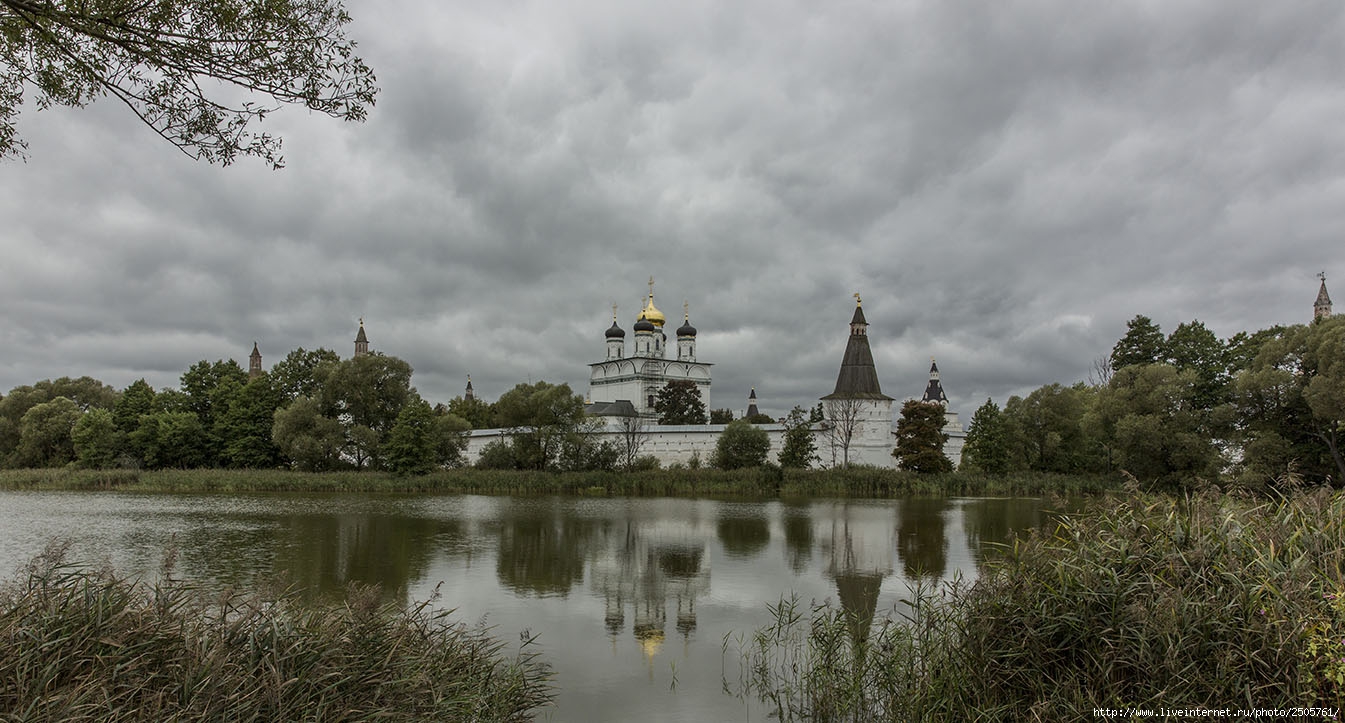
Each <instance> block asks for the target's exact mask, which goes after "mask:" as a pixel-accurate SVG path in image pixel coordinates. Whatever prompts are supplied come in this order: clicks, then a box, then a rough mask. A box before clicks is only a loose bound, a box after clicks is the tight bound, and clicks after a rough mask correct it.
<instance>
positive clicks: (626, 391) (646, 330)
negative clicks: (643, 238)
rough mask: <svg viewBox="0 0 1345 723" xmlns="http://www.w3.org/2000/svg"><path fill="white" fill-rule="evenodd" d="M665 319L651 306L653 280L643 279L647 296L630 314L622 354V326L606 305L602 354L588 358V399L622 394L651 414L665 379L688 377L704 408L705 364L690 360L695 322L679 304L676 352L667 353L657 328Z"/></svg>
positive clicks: (608, 399) (611, 399)
mask: <svg viewBox="0 0 1345 723" xmlns="http://www.w3.org/2000/svg"><path fill="white" fill-rule="evenodd" d="M666 323H667V319H666V318H665V317H664V316H663V312H661V311H659V310H658V307H656V306H654V280H653V279H652V278H651V279H650V280H649V298H648V299H647V300H646V301H645V304H644V308H643V309H641V310H640V314H639V316H637V317H636V318H635V328H634V331H635V335H634V336H635V345H634V348H633V349H632V350H631V354H630V356H626V331H625V330H624V329H622V328H621V326H620V325H618V324H617V318H616V307H615V306H613V307H612V326H610V327H609V328H608V329H607V333H606V335H605V336H606V339H607V358H606V359H603V360H602V361H600V362H594V363H592V364H589V367H590V371H589V379H588V395H589V402H590V403H591V404H593V405H599V406H598V409H606V408H607V407H605V406H602V405H608V404H612V403H615V402H618V401H621V400H628V401H630V402H631V404H632V405H633V406H634V407H635V411H636V413H638V414H639V415H640V416H641V417H644V418H646V419H657V418H658V413H657V412H655V411H654V399H655V397H657V396H658V391H659V390H660V389H662V388H663V386H664V385H665V384H667V383H668V382H672V381H682V380H689V381H691V382H694V383H695V384H696V388H697V389H698V390H700V393H701V401H703V402H705V408H706V409H709V408H710V366H711V365H710V364H708V363H706V362H700V361H696V327H694V326H692V325H691V315H690V313H689V312H688V311H687V307H686V305H685V304H683V306H682V325H681V326H680V327H678V328H677V358H676V359H669V358H668V335H667V334H666V333H665V332H664V331H663V327H664V325H665V324H666Z"/></svg>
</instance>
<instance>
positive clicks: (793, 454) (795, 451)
mask: <svg viewBox="0 0 1345 723" xmlns="http://www.w3.org/2000/svg"><path fill="white" fill-rule="evenodd" d="M805 414H806V413H805V412H804V411H803V407H797V406H796V407H794V408H793V409H791V410H789V414H788V415H786V416H785V437H784V443H783V445H782V446H781V448H780V457H779V459H780V466H781V467H791V468H797V469H807V468H809V467H811V466H812V465H813V463H814V462H816V461H817V460H818V457H817V441H816V440H814V439H813V423H812V421H811V420H810V419H809V418H808V417H806V416H804V415H805Z"/></svg>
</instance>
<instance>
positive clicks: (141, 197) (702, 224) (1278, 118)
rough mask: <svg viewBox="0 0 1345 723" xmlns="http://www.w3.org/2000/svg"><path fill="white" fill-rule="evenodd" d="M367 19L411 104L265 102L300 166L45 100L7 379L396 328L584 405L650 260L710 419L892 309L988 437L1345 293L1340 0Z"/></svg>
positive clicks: (795, 381)
mask: <svg viewBox="0 0 1345 723" xmlns="http://www.w3.org/2000/svg"><path fill="white" fill-rule="evenodd" d="M347 7H348V10H349V11H350V13H351V15H352V16H354V18H355V19H354V22H353V23H352V24H351V25H350V26H349V33H350V34H351V36H352V37H354V38H355V39H356V40H357V41H358V42H359V44H360V47H359V51H360V53H361V55H362V56H363V57H364V59H365V61H366V62H368V63H369V65H371V66H372V67H373V68H374V70H375V72H376V74H377V76H378V82H379V86H380V87H381V89H382V91H381V93H380V95H379V96H378V105H377V107H375V108H374V110H373V112H372V113H371V116H370V118H369V120H368V121H367V122H365V123H363V124H348V123H343V122H340V121H335V120H332V119H329V118H326V117H324V116H314V115H310V114H309V113H308V112H307V111H305V110H303V109H298V108H291V109H286V110H284V111H281V112H280V113H278V114H275V115H273V116H271V117H270V118H268V119H267V120H266V122H265V124H264V126H263V128H264V129H267V130H270V131H271V132H274V133H278V134H280V135H282V136H283V137H284V139H285V145H284V153H285V157H286V161H287V164H288V165H287V168H285V169H284V170H281V171H271V170H268V169H267V168H266V167H265V166H264V164H263V163H262V162H260V161H256V160H250V159H243V160H240V161H239V162H238V163H237V164H235V165H234V166H231V167H228V168H220V167H215V166H209V165H206V164H203V163H199V162H195V161H192V160H190V159H188V158H186V157H185V156H183V155H181V154H180V153H179V152H178V151H177V150H176V149H174V148H172V147H171V146H169V145H167V144H166V143H165V142H163V141H162V140H160V139H158V138H157V137H156V136H154V135H153V134H152V133H151V132H150V131H149V130H148V129H145V128H143V127H141V126H139V125H137V123H136V121H134V119H133V117H132V116H131V115H130V113H129V112H127V111H126V110H125V109H124V108H122V107H119V106H118V105H117V104H115V103H114V102H112V101H110V100H104V101H100V102H98V103H95V104H94V105H93V106H91V107H89V108H87V109H84V110H65V109H55V110H47V111H41V112H39V111H37V110H36V109H35V108H34V107H33V106H32V104H31V103H30V104H29V106H28V107H27V108H26V109H25V111H24V113H23V115H22V116H21V117H20V119H19V132H20V133H21V134H22V135H23V136H24V137H25V138H26V139H27V140H28V142H29V155H30V158H29V160H28V161H27V163H21V162H17V163H16V162H6V163H3V164H0V218H3V222H2V223H0V248H2V250H3V256H4V261H3V275H2V283H0V305H2V306H0V308H3V310H4V312H3V313H4V318H3V325H0V343H3V345H4V350H5V351H4V354H3V356H2V357H0V391H3V390H8V389H10V388H12V387H14V386H16V385H20V384H31V383H33V382H34V381H37V380H39V379H45V378H55V377H59V376H65V375H69V376H79V375H85V374H87V375H91V376H94V377H97V378H99V379H101V380H103V381H105V382H107V383H109V384H112V385H114V386H117V387H119V388H124V387H125V386H126V385H127V384H129V383H130V382H132V381H134V380H135V379H137V378H140V377H145V378H146V379H148V380H149V381H150V382H151V383H152V384H154V385H155V386H156V387H163V386H176V385H177V383H178V377H179V376H180V375H181V373H182V372H183V371H184V370H185V369H186V368H187V367H188V366H190V365H191V364H192V363H193V362H195V361H196V360H199V359H209V360H212V361H213V360H215V359H220V358H226V359H227V358H230V357H232V358H234V359H237V360H238V361H239V362H240V363H242V364H243V365H244V366H245V367H246V364H247V359H246V357H247V355H248V353H249V352H250V351H251V349H252V343H253V341H254V340H256V341H257V342H259V344H260V348H261V351H262V353H263V355H264V357H265V365H266V366H267V367H268V368H269V367H270V366H271V365H272V364H274V363H275V362H277V361H280V360H281V359H282V358H284V355H285V354H286V353H287V352H288V351H289V350H291V349H293V348H295V347H300V346H302V347H305V348H309V349H312V348H315V347H319V346H325V347H328V348H331V349H335V350H337V351H338V352H340V353H341V354H342V355H343V356H349V355H350V353H351V351H352V348H353V345H352V340H353V339H354V337H355V331H356V328H357V320H358V319H359V318H360V317H361V316H363V317H364V318H365V324H366V329H367V332H368V335H369V339H370V341H371V346H372V347H373V348H374V349H376V350H378V351H382V352H384V353H387V354H392V355H395V356H398V357H401V358H403V359H405V360H406V361H408V362H409V363H410V364H411V365H412V367H413V368H414V369H415V375H414V377H413V384H414V385H415V386H416V387H417V388H418V389H419V391H420V392H421V394H422V395H423V396H425V397H426V398H427V399H429V400H430V401H431V402H439V401H447V400H448V399H450V398H452V397H453V396H456V395H458V394H461V392H462V388H463V386H464V384H465V382H466V379H467V375H468V374H470V375H471V378H472V381H473V384H474V386H475V388H476V390H477V392H478V395H480V396H483V397H485V398H487V399H495V398H497V397H498V396H499V395H500V394H501V393H502V392H504V391H506V390H507V389H509V388H510V387H512V386H513V385H514V384H516V383H518V382H524V381H529V380H532V381H537V380H545V381H548V382H568V383H569V384H570V385H571V386H572V387H573V388H574V389H575V390H576V391H577V392H579V393H581V394H582V393H585V392H587V389H588V366H587V365H588V363H589V362H593V361H598V360H600V359H601V358H603V356H604V353H605V352H604V349H605V347H604V344H603V331H604V330H605V329H606V328H607V327H608V325H610V323H611V305H612V304H614V303H615V304H617V305H618V307H619V308H618V315H619V320H620V323H621V325H622V326H623V327H624V328H626V329H627V331H628V346H627V348H628V350H629V347H630V345H629V341H630V337H629V334H630V331H629V330H630V327H631V325H632V324H633V322H634V319H635V315H636V313H637V312H638V309H639V302H640V301H641V300H642V298H643V297H644V295H645V294H646V292H647V285H646V284H647V280H648V278H649V277H650V276H653V277H654V278H655V281H656V283H655V287H654V293H655V301H656V303H657V305H658V306H659V307H660V309H662V310H663V311H664V313H665V314H667V316H668V318H669V329H670V330H671V329H674V328H676V327H677V326H678V325H680V322H681V316H682V304H683V302H684V301H686V302H687V303H689V305H690V313H691V321H692V323H693V324H694V325H695V326H696V327H697V328H698V329H699V330H700V336H699V341H698V349H697V351H698V356H699V358H700V360H702V361H708V362H712V363H714V364H715V366H714V383H713V387H712V399H711V406H713V407H729V408H732V409H735V410H738V411H741V409H742V408H743V407H744V406H745V398H746V396H747V393H748V391H749V389H750V388H751V387H752V386H755V387H756V389H757V394H758V396H759V397H760V402H761V406H762V407H763V411H767V412H770V413H773V414H777V415H779V414H783V413H784V412H785V411H787V410H788V409H789V408H790V407H791V406H793V405H795V404H800V405H804V406H811V405H813V404H815V403H816V400H817V398H818V397H820V396H822V395H824V394H827V393H829V392H831V390H832V387H833V385H834V384H835V379H836V372H837V369H838V366H839V364H840V360H841V355H842V352H843V350H844V345H845V340H846V336H847V333H848V329H847V322H848V321H849V319H850V315H851V313H852V310H853V308H854V300H853V298H852V296H851V295H852V294H853V293H855V292H859V293H861V294H862V295H863V298H864V310H865V314H866V315H867V317H868V320H869V323H870V324H871V326H870V329H869V334H870V339H871V341H872V344H873V347H874V356H875V359H876V363H877V367H878V375H879V378H880V379H881V381H882V386H883V391H885V392H886V393H887V394H889V395H891V396H893V397H896V398H897V399H904V398H907V397H911V396H917V395H919V394H920V393H921V392H922V391H923V388H924V383H925V379H926V377H927V373H928V369H929V359H930V357H937V359H938V362H939V367H940V369H941V370H942V373H943V381H944V385H945V388H946V390H947V393H948V395H949V397H950V398H951V400H952V403H953V408H954V409H957V410H958V411H960V412H961V413H962V418H963V421H964V423H965V422H966V421H968V420H969V418H970V416H971V412H972V411H973V410H974V409H975V407H976V406H978V405H979V404H980V403H982V402H983V401H984V400H985V399H986V398H987V397H993V398H994V399H995V401H997V402H998V403H1000V404H1003V403H1004V401H1005V400H1006V399H1007V398H1008V396H1009V395H1011V394H1024V393H1026V392H1029V391H1031V390H1032V389H1035V388H1036V387H1038V386H1041V385H1043V384H1048V383H1051V382H1061V383H1072V382H1075V381H1079V380H1082V379H1085V378H1086V377H1087V375H1088V372H1089V369H1090V367H1091V364H1092V362H1093V360H1094V359H1096V358H1098V357H1101V356H1104V355H1106V354H1107V353H1108V352H1109V351H1110V349H1111V347H1112V345H1113V344H1114V343H1115V341H1116V340H1117V338H1119V337H1120V336H1121V334H1123V333H1124V331H1125V322H1126V320H1128V319H1131V318H1133V317H1134V316H1135V315H1136V314H1144V315H1147V316H1149V317H1151V318H1153V319H1154V320H1155V321H1156V322H1158V323H1159V324H1160V325H1161V326H1162V328H1163V330H1164V332H1168V331H1171V330H1172V329H1173V328H1174V327H1175V326H1176V325H1177V324H1178V323H1180V322H1184V321H1190V320H1192V319H1199V320H1201V321H1203V322H1205V324H1206V325H1208V326H1209V327H1210V328H1211V329H1213V330H1214V331H1215V333H1217V334H1218V335H1219V336H1220V337H1227V336H1230V335H1232V334H1234V333H1236V332H1237V331H1240V330H1255V329H1260V328H1264V327H1266V326H1270V325H1273V324H1277V323H1300V322H1304V321H1307V320H1309V319H1310V318H1311V313H1312V302H1313V300H1314V298H1315V297H1316V294H1317V284H1318V281H1317V279H1316V274H1317V272H1319V271H1322V270H1325V271H1326V272H1327V274H1328V281H1327V283H1328V288H1335V289H1337V290H1338V294H1341V295H1345V264H1341V263H1340V262H1339V260H1340V258H1341V248H1342V244H1341V241H1340V240H1341V236H1342V231H1343V230H1345V3H1340V2H1339V1H1338V0H1320V1H1310V0H1308V1H1304V2H1295V1H1292V0H1290V1H1286V2H1266V1H1265V0H1246V1H1240V0H1208V1H1205V2H1197V1H1194V0H1193V1H1191V2H1180V3H1174V2H1167V1H1166V0H1157V1H1147V2H1078V1H1077V0H1012V1H1009V0H996V1H995V2H964V1H960V0H927V1H921V0H914V1H911V2H882V1H880V2H869V1H867V0H866V1H862V2H849V1H844V0H842V1H836V2H826V3H817V2H788V1H786V0H771V1H769V2H766V1H760V0H733V2H722V1H720V0H715V1H710V0H684V1H682V2H677V3H632V2H628V1H625V0H619V1H618V0H608V1H606V2H604V1H602V0H583V1H578V2H489V3H480V2H470V3H469V2H427V1H426V0H414V1H413V0H350V1H349V3H348V5H347ZM1337 279H1339V281H1337ZM1342 298H1343V299H1345V296H1342Z"/></svg>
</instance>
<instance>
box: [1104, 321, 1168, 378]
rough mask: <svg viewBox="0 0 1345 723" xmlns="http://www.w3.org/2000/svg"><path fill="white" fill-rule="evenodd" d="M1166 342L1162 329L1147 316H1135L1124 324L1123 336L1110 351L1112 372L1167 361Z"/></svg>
mask: <svg viewBox="0 0 1345 723" xmlns="http://www.w3.org/2000/svg"><path fill="white" fill-rule="evenodd" d="M1165 347H1166V340H1164V338H1163V331H1162V329H1159V328H1158V325H1157V324H1155V323H1154V322H1153V320H1152V319H1150V318H1149V317H1147V316H1136V317H1135V318H1134V319H1131V320H1130V321H1128V322H1126V333H1125V336H1123V337H1121V339H1120V341H1118V342H1116V346H1114V347H1112V351H1111V367H1112V371H1113V372H1118V371H1120V370H1121V369H1123V368H1125V367H1128V366H1134V365H1136V364H1157V363H1158V362H1161V361H1164V360H1165V359H1167V349H1166V348H1165Z"/></svg>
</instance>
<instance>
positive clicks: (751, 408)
mask: <svg viewBox="0 0 1345 723" xmlns="http://www.w3.org/2000/svg"><path fill="white" fill-rule="evenodd" d="M760 414H761V410H759V409H757V388H756V387H752V391H751V393H749V394H748V395H747V412H746V413H744V414H743V418H745V419H751V418H752V417H755V416H758V415H760Z"/></svg>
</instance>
